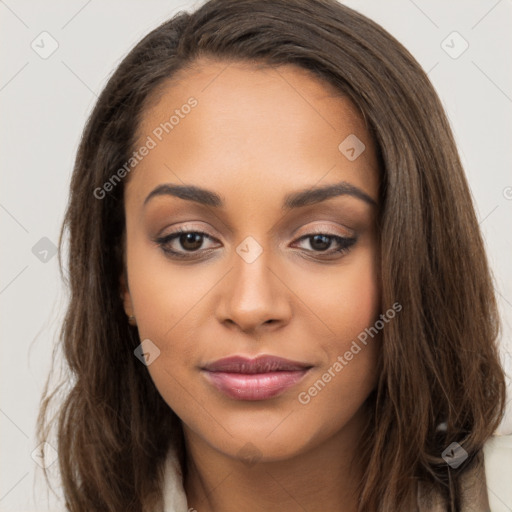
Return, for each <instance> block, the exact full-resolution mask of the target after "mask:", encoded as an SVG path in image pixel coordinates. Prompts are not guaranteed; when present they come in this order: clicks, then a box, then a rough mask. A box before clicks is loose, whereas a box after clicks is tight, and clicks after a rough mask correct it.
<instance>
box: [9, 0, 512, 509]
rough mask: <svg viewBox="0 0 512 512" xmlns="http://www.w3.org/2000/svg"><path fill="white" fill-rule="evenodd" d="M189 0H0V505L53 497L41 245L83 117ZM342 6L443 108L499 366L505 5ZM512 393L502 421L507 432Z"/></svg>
mask: <svg viewBox="0 0 512 512" xmlns="http://www.w3.org/2000/svg"><path fill="white" fill-rule="evenodd" d="M201 3H202V2H201ZM199 4H200V2H178V1H171V0H168V1H162V0H144V1H142V0H141V1H134V0H131V1H127V0H109V1H105V0H104V1H99V0H89V1H87V0H71V1H70V0H66V1H64V0H61V1H57V0H47V1H45V2H44V3H43V2H35V1H28V0H0V24H1V28H0V52H1V64H0V67H1V74H0V108H1V118H0V119H1V123H0V130H1V131H0V144H1V147H0V162H1V170H2V174H1V188H0V225H1V237H2V251H1V260H0V269H1V273H0V308H1V313H0V314H1V320H0V329H1V343H2V350H1V356H0V379H1V382H0V386H1V387H0V457H1V461H2V462H1V465H0V511H15V512H20V511H36V510H37V511H43V510H59V509H60V510H62V509H63V506H62V505H61V506H60V507H59V506H57V504H56V502H55V500H54V498H53V497H52V496H50V500H49V501H48V500H47V493H46V488H45V485H44V481H43V479H42V474H41V469H40V468H39V466H38V464H37V457H35V459H36V460H34V458H33V457H32V456H31V454H32V452H33V451H34V449H35V448H36V446H37V445H36V438H35V419H36V414H37V410H38V407H39V403H40V397H41V392H42V389H43V385H44V382H45V379H46V376H47V373H48V370H49V367H50V362H51V358H52V347H53V345H54V343H55V341H56V333H57V331H58V328H59V326H60V322H61V321H62V316H63V314H64V312H65V305H66V292H65V290H64V288H63V286H62V284H61V282H60V278H59V273H58V263H57V257H56V256H55V255H54V253H53V252H52V249H53V248H54V246H55V245H56V244H57V241H58V234H59V229H60V225H61V222H62V217H63V213H64V209H65V206H66V202H67V198H68V186H69V179H70V175H71V171H72V165H73V160H74V155H75V151H76V148H77V145H78V142H79V139H80V135H81V131H82V129H83V127H84V123H85V120H86V117H87V115H88V113H89V112H90V111H91V109H92V107H93V105H94V103H95V101H96V98H97V95H98V94H99V92H100V91H101V89H102V88H103V86H104V85H105V83H106V80H107V78H108V77H109V76H110V75H111V73H112V72H113V70H114V68H115V67H116V66H117V64H118V63H119V62H120V60H121V59H122V57H123V56H124V55H126V53H127V52H128V51H129V50H130V49H131V48H132V47H133V45H134V44H135V43H136V42H137V41H138V40H140V39H141V38H142V37H143V36H144V35H146V34H147V33H148V32H149V31H150V30H152V29H153V28H155V27H156V26H157V25H159V24H160V23H161V22H163V21H164V20H166V19H167V18H169V17H171V16H172V15H173V14H174V13H175V12H177V11H178V10H182V9H185V10H191V9H192V8H193V7H194V6H197V5H199ZM346 4H347V5H349V6H351V7H354V8H355V9H357V10H359V11H360V12H362V13H363V14H366V15H367V16H369V17H370V18H372V19H373V20H375V21H376V22H378V23H380V24H381V25H382V26H383V27H384V28H386V29H387V30H388V31H389V32H391V33H392V34H393V35H394V36H395V37H396V38H397V39H398V40H399V41H401V42H402V43H403V44H404V45H405V46H406V47H407V48H408V49H409V50H410V51H411V52H412V54H413V55H414V56H415V57H416V58H417V60H418V61H419V62H420V64H421V65H422V66H423V68H424V69H425V70H426V71H427V72H428V73H429V77H430V79H431V81H432V83H433V84H434V86H435V88H436V89H437V91H438V93H439V96H440V98H441V100H442V102H443V104H444V106H445V109H446V111H447V114H448V116H449V119H450V122H451V125H452V127H453V131H454V134H455V137H456V140H457V143H458V147H459V150H460V154H461V157H462V160H463V163H464V165H465V169H466V173H467V176H468V179H469V182H470V186H471V190H472V193H473V196H474V199H475V202H476V207H477V212H478V217H479V219H480V226H481V229H482V232H483V235H484V237H485V240H486V244H487V249H488V254H489V258H490V262H491V265H492V269H493V272H494V276H495V280H496V286H497V290H498V294H499V295H498V298H499V302H500V309H501V313H502V318H503V335H502V339H501V348H502V355H503V360H504V364H505V366H506V368H507V370H508V372H509V373H512V345H511V336H510V334H511V325H512V322H511V319H512V278H511V276H512V274H511V268H510V261H511V255H512V250H511V249H512V229H511V218H512V174H511V172H510V169H511V168H512V165H511V164H512V144H511V134H512V130H511V128H512V126H511V125H512V66H511V62H512V59H511V55H510V53H511V52H510V49H511V48H512V30H511V29H512V3H511V1H510V0H500V1H496V0H489V1H487V0H464V1H462V0H460V1H451V2H446V1H442V0H429V1H427V0H414V1H413V0H385V1H383V0H371V1H369V0H365V1H362V0H359V1H358V0H350V1H348V2H346ZM42 33H43V34H42ZM41 41H42V42H41ZM52 50H54V51H53V53H51V55H47V53H50V52H51V51H52ZM45 52H46V53H45ZM468 279H471V276H468ZM509 385H510V379H509ZM509 389H510V388H509ZM509 397H512V393H510V394H509ZM511 405H512V402H510V401H509V412H508V415H507V417H506V418H505V420H504V422H503V423H502V426H501V431H502V432H503V433H505V432H511V431H512V414H511V411H510V408H511ZM55 467H56V464H54V465H53V466H52V467H50V470H52V468H55ZM511 507H512V505H511ZM511 510H512V508H511Z"/></svg>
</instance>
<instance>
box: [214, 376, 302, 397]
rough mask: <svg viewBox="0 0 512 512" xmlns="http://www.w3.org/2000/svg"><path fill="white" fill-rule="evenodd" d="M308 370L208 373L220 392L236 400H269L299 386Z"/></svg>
mask: <svg viewBox="0 0 512 512" xmlns="http://www.w3.org/2000/svg"><path fill="white" fill-rule="evenodd" d="M308 371H309V370H308V369H304V370H300V371H298V370H297V371H282V372H269V373H255V374H247V373H227V372H210V371H206V372H205V373H206V375H207V377H208V380H209V381H210V383H211V384H213V386H214V387H216V388H217V389H218V390H219V391H221V392H222V393H224V394H225V395H227V396H229V397H230V398H234V399H236V400H267V399H268V398H272V397H274V396H277V395H280V394H281V393H283V392H284V391H286V390H287V389H288V388H290V387H292V386H294V385H295V384H297V383H298V382H299V381H300V380H302V378H303V377H304V375H306V373H307V372H308Z"/></svg>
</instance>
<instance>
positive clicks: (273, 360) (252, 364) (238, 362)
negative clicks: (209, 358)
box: [203, 355, 312, 374]
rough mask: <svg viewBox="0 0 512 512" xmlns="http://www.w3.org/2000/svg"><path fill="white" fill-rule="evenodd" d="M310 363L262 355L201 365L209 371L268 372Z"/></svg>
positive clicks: (297, 367)
mask: <svg viewBox="0 0 512 512" xmlns="http://www.w3.org/2000/svg"><path fill="white" fill-rule="evenodd" d="M311 366H312V365H310V364H307V363H301V362H298V361H291V360H290V359H284V358H282V357H277V356H269V355H262V356H258V357H256V358H254V359H250V358H247V357H242V356H231V357H226V358H224V359H219V360H217V361H214V362H213V363H209V364H207V365H205V366H204V367H203V369H204V370H207V371H210V372H226V373H246V374H254V373H268V372H279V371H300V370H306V369H308V368H311Z"/></svg>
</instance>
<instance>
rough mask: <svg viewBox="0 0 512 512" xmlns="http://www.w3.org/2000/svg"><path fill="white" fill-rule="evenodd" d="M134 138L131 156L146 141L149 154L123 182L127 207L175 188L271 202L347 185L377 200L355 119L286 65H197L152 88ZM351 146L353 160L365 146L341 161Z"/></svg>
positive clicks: (370, 153) (370, 161) (324, 89)
mask: <svg viewBox="0 0 512 512" xmlns="http://www.w3.org/2000/svg"><path fill="white" fill-rule="evenodd" d="M191 105H194V106H191ZM137 133H138V140H137V143H136V148H135V149H137V148H139V147H141V146H143V145H145V144H147V143H148V141H149V140H150V139H151V141H152V143H151V146H152V148H151V150H150V151H149V152H147V154H146V156H144V158H142V159H141V160H140V162H139V163H138V164H137V166H136V168H135V169H134V171H132V173H131V174H130V176H129V182H128V184H127V194H126V197H127V201H130V202H132V201H137V202H138V203H139V204H140V203H142V202H143V200H144V198H145V197H146V195H147V194H148V193H149V192H150V191H151V190H152V189H153V188H154V187H155V186H158V185H159V184H162V183H178V184H179V183H180V182H181V183H185V182H186V183H187V184H189V183H192V184H197V185H199V186H203V187H206V188H210V189H214V190H217V191H218V192H219V194H221V195H222V196H225V197H226V198H229V196H230V195H231V194H232V192H233V191H235V190H236V191H237V193H238V194H237V195H238V196H239V195H240V194H242V195H244V193H245V192H247V191H248V190H249V189H250V192H251V194H253V195H254V194H257V193H260V194H262V197H265V198H267V199H269V200H271V199H272V198H274V199H275V200H278V198H280V197H282V196H283V195H284V193H286V192H289V191H291V190H294V189H301V188H304V186H313V185H315V184H318V185H323V184H328V183H333V182H339V181H340V180H346V181H348V182H350V183H352V184H353V185H355V186H357V187H359V188H361V189H362V190H364V191H365V192H366V193H367V194H368V195H370V196H371V197H374V198H376V196H377V189H378V168H377V161H376V156H375V150H374V146H373V143H372V140H371V138H370V136H369V133H368V130H367V129H366V127H365V124H364V121H363V119H362V117H361V115H360V114H359V112H358V111H357V109H356V108H355V106H354V105H353V104H352V103H351V102H350V101H349V100H348V98H346V97H343V96H341V95H340V94H339V92H338V91H337V90H336V89H335V88H334V87H333V86H331V85H330V84H326V83H324V82H323V81H321V80H319V79H318V78H317V77H316V76H314V75H312V74H311V73H310V72H309V71H307V70H305V69H302V68H299V67H297V66H294V65H285V66H278V67H273V68H270V67H262V66H257V65H254V64H251V63H247V62H226V61H223V62H222V61H212V60H204V59H203V60H202V61H198V62H196V63H195V64H194V66H193V67H192V68H190V69H187V70H183V71H181V72H179V73H178V74H177V75H176V76H175V77H173V78H172V80H170V81H169V82H168V83H167V84H165V85H164V86H163V87H161V88H160V89H159V91H158V93H157V94H156V95H155V96H154V97H153V98H152V100H151V102H150V103H149V104H148V107H147V108H146V110H145V111H144V112H143V115H142V118H141V123H140V126H139V127H138V132H137ZM344 141H348V142H344ZM354 143H355V144H356V150H357V151H358V152H359V151H360V150H361V148H363V147H364V150H363V151H362V153H361V154H360V156H358V157H357V158H356V159H355V160H354V159H352V158H350V157H351V156H353V152H352V155H351V154H350V153H346V150H347V149H350V146H354ZM360 143H361V144H360ZM340 144H341V146H340ZM358 144H359V145H358ZM363 145H364V146H363ZM227 201H229V199H227Z"/></svg>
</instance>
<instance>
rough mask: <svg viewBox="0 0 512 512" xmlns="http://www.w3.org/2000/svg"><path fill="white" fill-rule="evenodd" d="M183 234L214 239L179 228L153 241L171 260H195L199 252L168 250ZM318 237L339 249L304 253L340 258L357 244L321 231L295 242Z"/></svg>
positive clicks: (194, 231) (347, 238)
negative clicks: (328, 240) (323, 238)
mask: <svg viewBox="0 0 512 512" xmlns="http://www.w3.org/2000/svg"><path fill="white" fill-rule="evenodd" d="M183 234H195V235H200V236H203V237H206V238H209V239H210V240H215V238H213V237H212V236H210V235H209V234H208V233H205V232H204V231H196V230H190V229H183V228H179V229H177V230H176V231H174V232H173V233H169V234H168V235H165V236H162V237H158V238H156V239H155V240H154V241H155V242H156V243H157V244H158V245H159V246H160V248H161V250H162V251H163V252H164V253H165V254H166V255H168V256H169V257H171V258H176V259H189V260H190V259H197V258H194V256H195V255H196V254H198V253H200V252H201V250H196V251H188V253H187V252H185V253H182V252H178V251H175V250H173V249H170V248H169V244H170V243H171V242H172V241H173V240H175V239H178V238H179V237H180V236H181V235H183ZM318 235H322V236H325V237H327V238H329V239H331V240H333V241H335V242H336V243H337V244H338V245H339V247H340V248H339V249H335V250H327V251H315V250H306V252H309V253H311V252H313V253H318V254H322V255H327V256H332V255H336V254H339V255H340V256H342V255H344V254H345V253H347V252H348V251H349V250H350V248H351V247H352V246H353V245H354V244H355V243H356V242H357V237H344V236H339V235H333V234H330V233H324V232H322V231H314V232H311V233H308V234H307V235H304V236H301V237H300V238H298V239H297V241H301V240H306V239H312V238H313V237H314V236H318ZM211 250H212V249H205V250H203V251H206V252H208V251H209V252H211ZM191 256H192V258H191ZM320 259H323V258H322V257H320Z"/></svg>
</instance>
